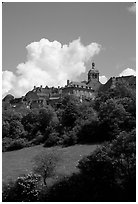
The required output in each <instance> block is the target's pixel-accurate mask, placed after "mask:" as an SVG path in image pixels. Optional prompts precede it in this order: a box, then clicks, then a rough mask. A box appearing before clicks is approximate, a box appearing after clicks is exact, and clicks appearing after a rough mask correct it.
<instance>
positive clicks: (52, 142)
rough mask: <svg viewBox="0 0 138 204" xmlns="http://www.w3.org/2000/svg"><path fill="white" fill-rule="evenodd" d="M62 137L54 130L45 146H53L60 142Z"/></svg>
mask: <svg viewBox="0 0 138 204" xmlns="http://www.w3.org/2000/svg"><path fill="white" fill-rule="evenodd" d="M60 140H61V138H60V137H59V133H57V132H53V133H51V134H50V135H49V136H48V139H47V140H46V141H45V143H44V147H52V146H55V145H59V144H60Z"/></svg>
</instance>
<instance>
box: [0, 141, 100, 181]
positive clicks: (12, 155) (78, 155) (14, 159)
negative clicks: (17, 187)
mask: <svg viewBox="0 0 138 204" xmlns="http://www.w3.org/2000/svg"><path fill="white" fill-rule="evenodd" d="M96 147H97V145H75V146H71V147H66V148H61V147H52V148H44V147H43V146H42V145H38V146H34V147H29V148H24V149H21V150H17V151H12V152H4V153H2V180H3V182H8V180H14V179H16V178H17V177H18V176H19V175H23V174H27V173H29V172H30V171H31V170H32V166H33V158H34V157H35V156H36V155H37V154H40V153H43V152H50V151H53V150H55V151H57V152H58V154H59V155H60V160H59V163H58V164H57V169H56V175H57V176H64V175H70V174H72V173H73V172H77V171H78V169H77V168H76V165H77V164H78V161H79V160H80V159H82V157H83V156H85V155H89V154H90V153H91V152H93V151H94V150H95V149H96Z"/></svg>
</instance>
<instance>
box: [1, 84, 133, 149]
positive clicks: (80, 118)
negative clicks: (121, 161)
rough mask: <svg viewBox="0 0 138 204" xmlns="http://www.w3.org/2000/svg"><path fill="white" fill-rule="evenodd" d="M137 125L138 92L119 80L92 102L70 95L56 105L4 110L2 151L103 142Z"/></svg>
mask: <svg viewBox="0 0 138 204" xmlns="http://www.w3.org/2000/svg"><path fill="white" fill-rule="evenodd" d="M135 125H136V99H135V91H134V90H132V89H131V88H130V87H128V86H126V84H123V83H120V84H118V85H117V86H116V88H114V89H110V90H108V91H107V92H105V93H99V94H98V96H97V97H96V99H95V100H94V101H90V102H87V101H84V102H83V103H81V102H80V101H79V99H78V98H77V97H75V96H72V95H70V96H68V95H67V96H64V98H63V99H62V101H61V102H60V103H59V104H56V106H54V108H53V107H51V106H45V107H44V108H40V109H31V110H28V109H20V110H18V112H17V111H15V110H13V109H10V110H4V111H3V113H2V137H3V151H11V150H15V149H20V148H23V147H26V146H31V145H37V144H41V143H43V144H44V146H45V147H50V146H54V145H64V146H69V145H74V144H77V143H101V142H104V141H111V140H112V139H114V138H115V137H116V136H117V135H118V134H119V133H120V132H121V131H126V132H130V131H131V130H133V129H134V128H135Z"/></svg>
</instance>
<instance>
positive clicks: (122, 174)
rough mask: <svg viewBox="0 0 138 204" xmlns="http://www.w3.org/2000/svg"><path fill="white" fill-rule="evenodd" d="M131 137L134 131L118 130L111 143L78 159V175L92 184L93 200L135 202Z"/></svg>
mask: <svg viewBox="0 0 138 204" xmlns="http://www.w3.org/2000/svg"><path fill="white" fill-rule="evenodd" d="M135 136H136V135H135V130H133V131H132V132H130V133H126V132H121V133H120V134H119V135H118V137H117V138H116V139H114V140H113V141H112V143H107V144H105V145H103V146H102V147H101V148H99V149H97V150H96V151H95V153H93V154H92V155H90V156H88V157H86V158H84V159H82V160H81V161H80V162H79V166H78V167H79V169H80V170H81V174H83V175H87V178H88V180H89V182H90V183H91V185H93V186H95V190H94V192H93V193H94V195H95V199H96V201H124V202H125V201H135V196H136V195H135V193H136V192H135V191H136V184H135V183H136V150H135ZM130 192H131V193H130ZM109 195H110V196H109Z"/></svg>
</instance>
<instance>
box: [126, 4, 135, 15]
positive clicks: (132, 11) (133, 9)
mask: <svg viewBox="0 0 138 204" xmlns="http://www.w3.org/2000/svg"><path fill="white" fill-rule="evenodd" d="M128 11H129V12H131V13H136V3H135V2H134V3H133V4H132V5H131V6H130V7H128Z"/></svg>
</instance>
